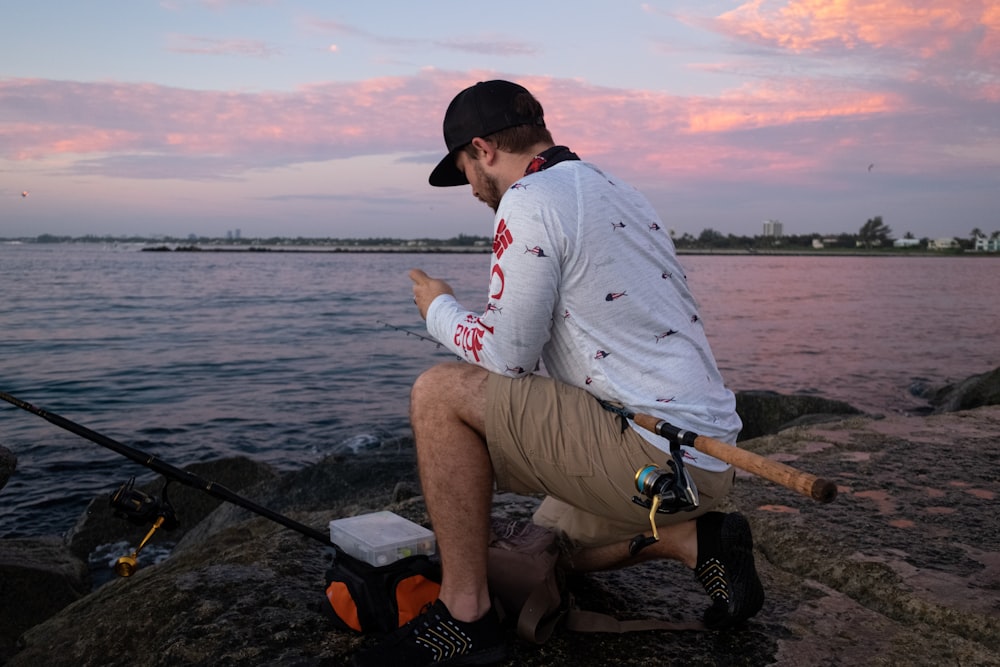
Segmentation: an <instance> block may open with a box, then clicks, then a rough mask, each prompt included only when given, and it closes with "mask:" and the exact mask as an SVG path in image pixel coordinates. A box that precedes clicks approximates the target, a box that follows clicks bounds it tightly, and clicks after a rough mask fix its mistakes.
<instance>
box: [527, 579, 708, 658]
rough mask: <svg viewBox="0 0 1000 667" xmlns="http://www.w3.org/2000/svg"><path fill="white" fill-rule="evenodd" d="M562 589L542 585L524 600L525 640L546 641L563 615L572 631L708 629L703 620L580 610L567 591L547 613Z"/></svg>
mask: <svg viewBox="0 0 1000 667" xmlns="http://www.w3.org/2000/svg"><path fill="white" fill-rule="evenodd" d="M558 601H559V592H558V591H557V590H555V589H554V588H553V587H552V585H551V582H548V584H543V585H540V586H539V587H538V588H536V589H535V590H534V591H532V593H531V595H530V596H529V597H528V600H527V601H526V602H525V603H524V607H523V608H522V609H521V615H520V616H518V618H517V634H518V636H519V637H521V638H522V639H524V640H526V641H530V642H534V643H535V644H544V643H545V642H546V641H548V639H549V637H550V636H551V635H552V631H553V630H555V627H556V625H557V624H558V623H559V621H560V620H562V619H563V618H564V617H565V619H566V629H567V630H572V631H573V632H608V633H618V634H621V633H625V632H642V631H646V630H659V631H665V632H700V631H704V630H707V629H708V628H707V627H706V626H705V624H704V623H703V622H701V621H663V620H660V619H658V618H639V619H629V620H621V619H619V618H616V617H614V616H612V615H610V614H602V613H600V612H596V611H589V610H586V609H580V608H579V607H577V606H576V601H575V599H574V598H573V596H572V594H569V593H567V603H566V604H565V605H560V606H559V609H558V611H556V612H554V613H550V614H549V615H548V616H544V613H545V611H546V610H548V609H552V608H553V606H554V604H558Z"/></svg>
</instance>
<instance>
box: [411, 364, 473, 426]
mask: <svg viewBox="0 0 1000 667" xmlns="http://www.w3.org/2000/svg"><path fill="white" fill-rule="evenodd" d="M488 376H489V371H487V370H486V369H484V368H481V367H479V366H474V365H472V364H469V363H465V362H446V363H443V364H438V365H437V366H432V367H431V368H429V369H427V370H426V371H424V372H423V373H421V374H420V376H419V377H418V378H417V379H416V381H415V382H414V383H413V387H412V389H411V390H410V415H411V418H419V417H420V416H421V415H423V414H426V413H429V412H440V411H442V410H443V411H445V412H449V413H452V414H455V415H457V416H459V417H461V418H462V419H463V421H469V420H470V419H475V420H476V421H477V422H481V421H482V420H484V419H485V406H486V380H487V377H488Z"/></svg>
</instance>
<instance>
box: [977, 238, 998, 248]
mask: <svg viewBox="0 0 1000 667" xmlns="http://www.w3.org/2000/svg"><path fill="white" fill-rule="evenodd" d="M976 252H1000V236H992V237H989V236H983V235H979V236H977V237H976Z"/></svg>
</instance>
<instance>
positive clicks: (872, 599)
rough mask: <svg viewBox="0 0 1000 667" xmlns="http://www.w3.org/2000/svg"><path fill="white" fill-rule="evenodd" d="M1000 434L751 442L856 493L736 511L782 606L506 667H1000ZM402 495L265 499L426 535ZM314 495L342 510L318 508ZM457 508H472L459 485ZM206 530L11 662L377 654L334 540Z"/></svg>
mask: <svg viewBox="0 0 1000 667" xmlns="http://www.w3.org/2000/svg"><path fill="white" fill-rule="evenodd" d="M998 432H1000V407H997V406H993V407H984V408H980V409H977V410H974V411H966V412H957V413H950V414H945V415H934V416H927V417H904V416H895V415H894V416H889V417H887V418H885V419H870V418H867V417H863V416H855V417H850V418H847V419H842V420H840V421H837V422H833V423H828V424H821V425H813V426H807V427H797V428H791V429H786V430H784V431H782V432H781V433H779V434H776V435H770V436H767V437H762V438H758V439H755V440H751V441H746V442H744V443H743V444H742V446H744V447H745V448H747V449H750V450H752V451H757V452H759V453H761V454H763V455H765V456H767V457H770V458H774V459H778V460H781V461H784V462H787V463H789V464H791V465H794V466H796V467H799V468H801V469H803V470H806V471H810V472H813V473H815V474H818V475H821V476H823V477H825V478H827V479H832V480H835V481H836V482H837V484H838V486H839V488H840V496H839V497H838V498H837V500H836V501H834V502H833V503H832V504H827V505H821V504H817V503H814V502H813V501H811V500H808V499H806V498H803V497H801V496H798V495H796V494H794V493H793V492H791V491H788V490H786V489H784V488H783V487H780V486H777V485H775V484H773V483H771V482H767V481H764V480H762V479H760V478H757V477H751V476H749V475H748V474H742V473H741V474H740V476H739V480H738V483H737V485H736V488H735V490H734V492H733V494H732V496H731V502H732V505H733V506H734V507H738V508H739V509H740V510H741V511H743V512H744V513H745V514H746V515H747V516H748V517H749V519H750V521H751V524H752V525H753V528H754V534H755V539H756V545H757V555H758V566H759V570H760V573H761V578H762V579H763V581H764V584H765V587H766V590H767V595H768V597H767V601H766V602H765V605H764V608H763V610H762V611H761V613H760V614H759V615H758V616H757V617H756V618H754V619H752V620H751V621H750V622H749V623H748V624H747V626H746V627H745V628H743V629H740V630H735V631H729V632H710V633H682V634H677V633H642V634H641V635H587V634H579V633H572V632H569V631H566V630H565V629H561V630H557V631H556V633H555V635H554V637H553V638H552V639H551V640H550V641H549V642H548V643H547V644H545V645H544V646H542V647H537V646H534V645H529V644H525V643H523V642H520V641H518V640H516V639H514V638H513V635H512V639H511V641H512V654H511V657H510V659H509V660H508V661H507V663H506V664H507V665H510V666H513V665H518V666H521V665H527V666H541V665H564V664H575V665H578V666H579V667H589V666H591V665H601V666H603V665H609V664H614V665H672V664H693V665H722V664H725V665H760V664H776V665H788V666H796V667H798V666H799V665H812V664H830V665H869V664H879V665H899V666H903V665H906V666H910V665H935V666H937V665H941V664H949V665H989V664H997V662H998V659H997V647H998V646H1000V617H998V616H997V613H996V610H997V609H998V608H1000V523H998V522H997V520H996V513H995V509H994V505H995V499H996V497H997V495H998V494H1000V478H998V477H997V475H996V474H995V471H996V469H997V464H998V460H997V457H998V456H1000V454H998V451H997V447H996V434H997V433H998ZM400 483H401V484H402V485H403V486H404V487H405V486H406V485H413V484H415V476H414V470H413V460H412V453H411V452H410V451H409V450H408V449H406V448H400V449H399V451H398V452H382V453H379V454H376V455H375V456H374V458H373V459H368V458H367V457H364V458H350V457H348V458H343V459H328V460H326V461H324V462H322V463H320V464H317V465H316V466H312V467H311V468H310V469H308V470H306V471H301V472H300V473H296V474H293V475H285V476H283V477H281V479H280V480H279V482H278V483H277V484H275V485H274V486H272V487H270V488H271V491H270V492H268V491H263V490H262V495H261V497H259V498H258V499H263V496H267V497H268V498H269V501H268V502H272V501H273V502H274V503H275V504H276V506H280V508H281V509H282V511H283V512H284V513H286V514H288V515H289V516H291V517H292V518H294V519H296V520H298V521H301V522H303V523H305V524H307V525H310V526H315V527H317V528H323V527H325V525H326V522H327V521H329V520H330V519H332V518H335V517H339V516H343V515H346V514H351V513H357V512H362V511H368V510H375V509H383V508H388V509H392V510H393V511H396V512H398V513H400V514H403V515H404V516H408V517H409V518H411V519H415V520H418V521H426V514H425V512H424V508H423V505H422V502H421V499H420V498H419V497H408V494H407V493H402V494H399V493H397V492H396V490H397V488H398V487H399V484H400ZM327 487H334V488H335V489H336V490H335V491H329V490H327ZM312 493H316V494H317V495H319V496H322V497H325V500H324V501H323V502H322V503H316V502H315V501H313V500H310V495H311V494H312ZM455 493H456V498H457V499H458V500H459V501H460V498H461V493H462V489H461V487H460V486H456V489H455ZM534 502H535V499H530V498H529V499H525V498H523V497H520V496H511V494H504V495H501V496H498V505H497V511H503V512H512V513H521V514H526V513H528V512H530V508H531V507H532V506H533V503H534ZM300 503H301V505H300ZM265 504H266V503H265ZM317 504H325V505H326V506H325V507H322V508H317V507H316V505H317ZM226 514H228V515H229V516H222V515H226ZM207 521H208V522H209V524H211V529H210V530H208V529H206V530H204V532H203V534H202V535H201V537H197V535H196V533H195V531H190V532H189V533H188V534H187V535H186V536H185V538H184V540H183V542H184V544H183V548H181V547H179V548H178V549H177V550H176V552H175V554H174V555H173V556H171V558H169V559H167V560H166V561H165V562H163V563H161V564H159V565H155V566H148V567H144V568H143V569H141V570H140V571H139V572H138V573H137V574H136V575H135V576H133V577H131V578H129V579H124V580H118V581H115V582H113V583H111V584H109V585H106V586H104V587H102V588H100V589H99V590H97V591H96V592H95V593H93V594H91V595H88V596H86V597H84V598H83V599H81V600H78V601H77V602H74V603H73V604H71V605H69V606H68V607H66V608H65V609H63V610H62V611H61V612H59V613H58V614H56V615H55V616H53V617H52V618H50V619H49V620H47V621H45V622H44V623H41V624H40V625H38V626H36V627H34V628H31V629H30V630H28V631H27V632H26V633H25V634H24V635H23V639H22V643H23V647H22V649H21V651H20V652H19V653H17V654H16V655H15V656H13V657H12V659H11V660H10V662H9V665H10V666H11V667H20V666H24V665H32V666H33V665H39V664H44V665H52V666H54V667H59V666H60V665H66V666H67V667H69V666H70V665H72V666H73V667H85V666H87V665H123V666H124V665H130V666H131V665H136V666H143V665H163V666H166V665H177V664H205V665H209V664H211V665H223V666H224V665H245V664H293V665H302V666H309V665H316V666H319V665H340V664H345V663H346V661H347V660H348V656H349V655H350V654H351V653H352V652H353V651H355V650H356V649H357V648H358V647H359V646H361V645H362V644H364V643H366V642H367V641H369V640H368V639H367V638H360V637H357V636H354V635H350V634H347V633H343V632H338V631H334V630H333V629H331V626H330V625H329V624H328V622H327V620H326V619H325V618H324V616H323V615H322V613H320V611H319V609H320V608H321V607H322V604H324V602H323V597H322V590H323V584H324V579H323V571H324V569H325V567H326V563H327V555H328V554H327V552H326V550H325V549H324V548H323V547H322V545H320V544H319V543H318V542H314V541H312V540H309V539H306V538H304V537H302V536H300V535H298V534H297V533H294V532H292V531H289V530H286V529H283V528H281V527H280V526H277V525H276V524H274V523H272V522H269V521H267V520H265V519H261V518H255V517H252V516H246V515H243V514H241V511H234V510H232V509H230V508H229V507H228V506H226V505H223V506H221V507H220V508H218V509H217V510H216V511H215V512H213V514H212V515H210V517H209V518H208V519H207ZM206 525H208V524H206ZM200 531H201V527H199V532H200ZM572 586H573V590H574V593H575V594H576V597H577V601H578V603H579V604H580V606H581V607H583V608H585V609H596V610H600V611H605V612H609V613H613V614H616V615H618V616H620V617H622V618H636V617H642V616H655V617H659V618H664V619H673V620H678V619H691V618H695V617H697V616H698V615H699V614H700V613H701V610H702V609H703V608H704V606H705V603H706V600H707V598H706V597H705V595H704V592H703V591H701V590H700V589H699V586H698V585H697V584H696V583H695V582H694V579H693V577H692V576H691V574H690V572H688V571H687V570H685V569H684V568H683V567H681V566H679V565H676V564H673V563H649V564H644V565H642V566H637V567H633V568H628V569H624V570H619V571H615V572H609V573H602V574H596V575H590V576H587V577H583V578H579V579H574V581H573V582H572Z"/></svg>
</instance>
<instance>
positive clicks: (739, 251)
mask: <svg viewBox="0 0 1000 667" xmlns="http://www.w3.org/2000/svg"><path fill="white" fill-rule="evenodd" d="M79 244H84V245H103V246H107V247H113V248H130V249H134V250H136V251H142V252H181V253H198V252H209V253H220V252H221V253H240V252H253V253H297V254H308V253H387V254H483V255H486V254H490V253H491V252H492V247H491V246H490V245H487V244H484V243H479V244H476V245H444V244H441V243H434V242H430V243H427V242H418V243H407V242H400V243H398V244H390V243H386V244H381V243H380V244H365V245H358V244H354V243H350V242H339V243H338V242H336V241H332V242H330V243H326V244H322V243H316V244H312V243H309V244H299V243H292V244H288V245H286V244H283V243H240V244H233V243H231V242H230V243H220V244H216V243H198V242H183V241H176V240H175V241H162V242H161V241H108V240H103V239H102V240H98V239H93V240H91V239H67V240H60V241H55V242H38V241H35V240H23V239H0V245H7V246H22V245H24V246H28V245H30V246H36V245H41V246H47V245H79ZM677 254H678V255H703V256H710V255H717V256H724V257H754V256H762V257H796V256H798V257H1000V254H998V253H995V252H993V253H991V252H976V251H971V250H958V251H956V250H926V249H916V248H903V249H875V248H872V249H864V248H822V249H820V248H766V249H756V248H677Z"/></svg>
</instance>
